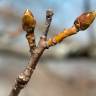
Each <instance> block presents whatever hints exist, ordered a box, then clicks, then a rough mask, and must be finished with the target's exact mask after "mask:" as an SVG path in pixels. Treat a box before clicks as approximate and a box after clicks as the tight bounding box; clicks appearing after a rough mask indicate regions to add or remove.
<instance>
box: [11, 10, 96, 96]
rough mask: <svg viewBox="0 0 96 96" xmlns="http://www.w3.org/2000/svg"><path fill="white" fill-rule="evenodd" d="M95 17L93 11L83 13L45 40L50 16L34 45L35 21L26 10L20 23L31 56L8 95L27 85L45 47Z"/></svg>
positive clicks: (90, 21) (56, 42) (14, 94)
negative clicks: (69, 26) (25, 33)
mask: <svg viewBox="0 0 96 96" xmlns="http://www.w3.org/2000/svg"><path fill="white" fill-rule="evenodd" d="M49 13H50V12H49ZM49 13H48V14H49ZM52 14H53V13H52ZM49 16H52V15H48V17H47V18H49ZM95 17H96V12H95V11H94V12H87V13H84V14H82V15H81V16H79V17H78V18H77V19H76V20H75V22H74V25H73V26H72V27H71V28H69V29H65V30H64V31H63V32H61V33H59V34H58V35H56V36H54V37H53V38H51V39H49V40H47V41H46V37H47V33H48V30H49V27H50V24H51V19H52V18H51V19H48V20H49V21H47V26H46V30H45V34H44V35H43V36H41V38H40V41H39V44H38V46H37V47H36V44H35V37H34V28H35V25H36V21H35V19H34V16H33V15H32V13H31V11H29V10H26V11H25V13H24V16H23V19H22V23H23V24H22V25H23V29H24V30H25V31H26V32H27V36H26V37H27V40H28V43H29V47H30V50H31V57H30V61H29V63H28V65H27V66H26V68H25V70H24V71H23V72H21V73H20V75H19V76H18V77H17V79H16V81H15V84H14V86H13V88H12V90H11V93H10V95H9V96H18V95H19V93H20V91H21V89H23V88H24V87H25V86H26V85H27V83H28V82H29V80H30V78H31V75H32V74H33V71H34V69H35V68H36V65H37V63H38V61H39V59H40V57H41V55H42V54H43V52H44V50H45V49H47V48H48V47H51V46H53V45H56V44H58V43H59V42H61V41H62V40H63V39H64V38H66V37H68V36H70V35H73V34H76V33H77V32H78V31H81V30H85V29H87V28H88V27H89V26H90V24H91V23H92V22H93V20H94V19H95Z"/></svg>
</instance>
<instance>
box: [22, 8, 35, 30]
mask: <svg viewBox="0 0 96 96" xmlns="http://www.w3.org/2000/svg"><path fill="white" fill-rule="evenodd" d="M35 25H36V20H35V19H34V16H33V14H32V12H31V11H30V10H28V9H27V10H26V11H25V12H24V16H23V18H22V27H23V30H24V31H27V32H30V31H31V30H34V28H35Z"/></svg>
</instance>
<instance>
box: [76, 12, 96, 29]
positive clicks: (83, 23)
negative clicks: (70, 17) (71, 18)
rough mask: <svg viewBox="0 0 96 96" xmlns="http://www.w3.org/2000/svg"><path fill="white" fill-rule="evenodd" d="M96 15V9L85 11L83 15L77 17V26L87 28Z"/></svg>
mask: <svg viewBox="0 0 96 96" xmlns="http://www.w3.org/2000/svg"><path fill="white" fill-rule="evenodd" d="M95 17H96V11H93V12H86V13H83V14H82V15H81V16H79V17H77V19H76V20H75V22H74V25H75V27H76V28H77V29H78V31H80V30H86V29H87V28H88V27H89V26H90V25H91V24H92V22H93V21H94V19H95Z"/></svg>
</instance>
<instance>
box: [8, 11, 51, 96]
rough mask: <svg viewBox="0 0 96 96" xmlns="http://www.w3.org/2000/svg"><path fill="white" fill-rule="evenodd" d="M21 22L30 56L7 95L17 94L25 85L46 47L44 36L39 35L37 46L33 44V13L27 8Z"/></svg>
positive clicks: (13, 95)
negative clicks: (25, 33)
mask: <svg viewBox="0 0 96 96" xmlns="http://www.w3.org/2000/svg"><path fill="white" fill-rule="evenodd" d="M22 22H23V24H22V25H23V29H24V30H25V31H26V32H27V36H26V37H27V40H28V43H29V47H30V50H31V57H30V60H29V63H28V65H27V66H26V68H25V70H24V71H23V72H21V73H20V75H19V76H18V77H17V79H16V81H15V84H14V86H13V88H12V90H11V92H10V94H9V96H18V95H19V93H20V91H21V89H23V88H24V87H25V86H26V85H27V83H28V82H29V80H30V78H31V75H32V74H33V71H34V69H35V67H36V65H37V63H38V61H39V59H40V57H41V55H42V54H43V52H44V50H45V47H46V46H45V41H46V37H45V36H41V38H40V41H39V44H38V46H37V47H36V45H35V41H34V40H35V38H34V30H33V29H34V28H35V23H34V18H33V15H32V13H31V12H30V11H29V10H26V11H25V13H24V17H23V20H22ZM48 30H49V28H48V29H47V31H46V32H48ZM33 38H34V39H33Z"/></svg>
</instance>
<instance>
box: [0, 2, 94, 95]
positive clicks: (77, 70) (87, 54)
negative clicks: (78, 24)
mask: <svg viewBox="0 0 96 96" xmlns="http://www.w3.org/2000/svg"><path fill="white" fill-rule="evenodd" d="M49 8H51V9H52V10H53V11H54V14H55V15H54V16H53V20H52V24H51V27H50V31H49V35H48V38H50V37H52V36H54V35H55V34H57V33H59V32H61V31H63V30H64V28H69V27H71V26H72V25H73V22H74V20H75V19H76V17H78V16H79V15H81V14H82V13H84V12H86V11H90V10H96V0H57V1H56V0H18V1H17V0H0V90H1V92H0V96H8V94H9V92H10V91H11V89H12V85H13V84H14V81H15V78H16V77H17V76H18V74H19V73H20V72H21V71H22V70H23V69H24V66H26V64H27V63H28V60H29V56H30V53H29V47H28V43H27V40H26V38H25V35H26V33H25V32H23V30H22V26H21V24H22V23H21V18H22V15H23V13H24V11H25V9H30V10H31V11H32V12H33V14H34V16H35V18H36V20H37V26H36V30H35V37H36V42H37V43H38V41H39V37H40V36H41V35H42V32H43V31H44V24H45V16H46V10H47V9H49ZM95 31H96V20H95V21H94V22H93V24H92V25H91V26H90V28H88V29H87V30H86V31H82V32H79V33H78V34H76V35H73V36H71V37H68V38H66V39H65V40H64V41H63V42H62V43H60V44H58V45H56V46H54V47H52V48H50V49H48V50H46V52H44V55H43V56H42V58H41V59H40V62H39V63H38V66H37V68H36V70H35V72H34V74H33V76H32V79H31V80H30V82H29V83H28V85H27V86H26V88H25V89H24V90H22V92H21V93H20V96H96V42H95V40H96V32H95Z"/></svg>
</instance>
